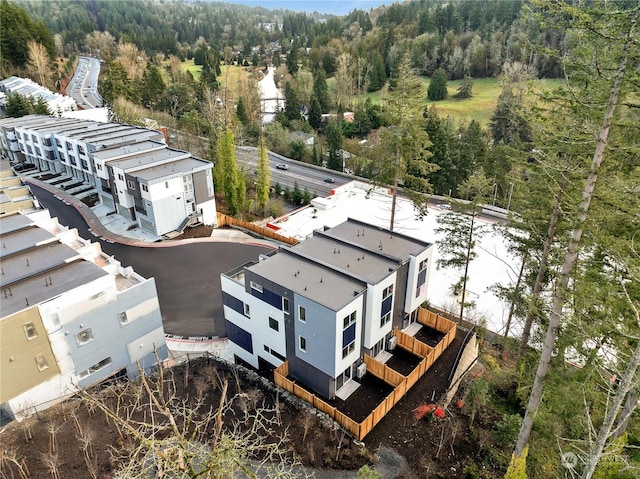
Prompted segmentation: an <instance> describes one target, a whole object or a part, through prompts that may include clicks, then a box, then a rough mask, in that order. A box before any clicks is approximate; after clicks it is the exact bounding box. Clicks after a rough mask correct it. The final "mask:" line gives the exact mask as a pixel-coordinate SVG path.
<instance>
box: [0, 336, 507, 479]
mask: <svg viewBox="0 0 640 479" xmlns="http://www.w3.org/2000/svg"><path fill="white" fill-rule="evenodd" d="M463 334H464V333H462V332H460V333H459V334H458V337H457V338H456V340H455V341H454V342H453V343H452V344H451V346H450V347H449V348H448V349H447V350H446V351H445V352H444V353H443V355H442V356H441V357H440V358H439V359H438V360H437V361H436V362H435V363H434V365H433V366H432V367H431V368H430V369H429V371H427V373H426V374H425V375H424V376H423V377H422V378H421V380H420V381H418V382H417V383H416V384H415V385H414V386H413V388H412V389H411V390H410V391H409V392H408V393H407V395H406V396H405V397H404V398H402V399H401V400H400V401H399V402H398V403H397V404H396V406H395V407H394V408H393V409H392V410H391V411H389V412H388V413H387V415H386V416H385V417H384V418H383V419H382V421H381V422H380V423H378V425H377V426H376V427H375V428H374V429H373V430H372V431H371V432H370V433H369V434H368V435H367V436H366V437H365V438H364V441H363V442H364V445H361V444H358V443H357V441H355V440H353V438H350V437H349V436H348V435H345V434H344V433H343V431H342V429H341V428H340V427H338V426H337V425H335V423H333V422H332V421H330V420H329V419H328V418H326V417H323V416H322V415H318V414H316V413H314V412H313V410H312V409H310V408H309V407H308V406H306V405H305V403H301V402H300V401H299V400H297V399H296V398H293V397H287V395H286V393H284V392H282V391H280V392H277V391H276V388H275V386H274V385H273V384H272V383H270V382H269V381H267V380H266V379H265V378H264V376H262V375H260V374H259V373H258V372H257V371H249V370H247V369H245V368H239V367H237V366H233V365H229V364H227V363H224V362H218V361H215V360H213V359H205V358H202V359H199V360H195V361H193V360H192V361H191V362H190V363H189V367H188V368H186V367H185V365H181V366H176V367H174V368H172V370H171V371H172V373H173V378H174V383H175V385H176V394H177V395H178V396H179V397H181V398H190V397H194V396H195V395H196V394H197V387H198V384H199V383H200V384H201V379H199V378H204V377H209V376H210V375H211V367H212V366H213V367H214V368H215V369H216V371H218V373H219V374H220V375H221V376H224V377H225V378H226V379H227V380H228V381H229V389H228V390H229V392H230V393H229V396H231V392H233V393H242V394H245V395H248V396H249V397H252V396H253V397H255V396H256V395H257V396H258V397H260V398H262V399H261V400H262V401H264V404H265V405H266V406H274V405H275V404H276V403H277V404H279V410H280V411H281V412H280V414H279V416H280V421H279V423H278V425H277V426H275V425H274V426H272V434H273V437H274V438H275V437H282V436H284V435H286V436H287V437H288V438H289V445H290V446H291V449H292V454H294V455H295V456H296V457H297V458H298V459H299V460H300V462H301V463H302V464H303V465H305V466H308V467H313V468H316V469H323V470H327V471H330V470H351V471H353V477H355V474H356V472H355V471H356V470H357V469H359V468H360V467H361V466H363V465H365V464H368V465H370V466H374V467H375V464H376V460H377V459H378V457H377V455H376V452H377V451H379V450H381V448H391V449H393V450H394V451H395V452H396V453H398V454H399V455H401V456H402V457H403V458H404V459H405V460H406V463H407V465H406V467H405V468H404V469H403V470H402V471H401V473H400V474H399V475H397V476H396V477H397V478H400V479H413V478H434V477H435V478H438V477H442V478H449V477H472V478H473V477H478V478H498V477H502V476H503V474H504V469H505V465H506V462H505V458H504V457H502V455H501V454H500V452H499V451H497V449H498V448H496V447H494V446H493V445H492V438H491V428H492V427H493V425H494V424H495V422H496V421H497V420H498V419H499V418H498V416H497V414H495V413H493V412H492V411H491V410H489V409H481V411H480V413H479V414H477V415H476V420H475V424H474V426H473V427H472V428H471V427H470V425H469V416H468V411H466V410H465V409H462V410H457V409H456V408H455V407H454V406H451V407H449V408H448V409H447V410H446V416H445V418H443V419H440V418H437V417H435V416H428V417H426V418H424V419H421V420H417V419H416V418H415V415H414V413H413V410H414V409H415V408H416V407H417V406H420V405H422V404H428V403H437V402H438V399H439V398H440V397H441V396H442V394H443V393H444V392H445V391H446V389H447V386H448V384H447V383H448V377H449V373H450V370H451V364H452V363H453V361H454V360H455V357H456V355H457V352H458V348H459V347H460V346H461V344H462V339H463ZM396 354H397V355H398V356H400V355H402V356H404V360H408V361H409V362H411V361H415V360H416V359H414V358H412V357H411V356H413V355H412V354H410V353H408V352H406V351H401V350H400V351H397V353H396ZM392 361H395V362H397V363H398V364H402V366H401V367H406V363H403V362H402V360H401V359H395V358H394V360H392ZM389 364H390V365H391V364H393V362H390V363H389ZM398 364H396V367H398ZM234 371H235V372H234ZM185 378H186V379H185ZM464 387H465V386H463V387H462V388H463V389H464ZM390 390H391V387H390V386H389V385H387V384H385V383H384V382H382V381H380V380H379V379H377V378H374V377H373V376H372V375H370V374H367V375H365V380H363V381H362V386H361V387H360V388H358V390H356V392H355V393H354V394H353V395H352V396H351V397H350V398H349V399H348V400H347V401H340V400H336V401H334V405H336V407H338V408H339V410H341V411H343V412H345V413H347V414H348V415H349V416H350V417H352V418H354V419H356V420H360V418H364V417H366V416H367V415H368V414H369V412H370V411H371V410H372V409H373V408H374V407H375V406H376V405H377V404H379V403H380V402H381V401H382V400H383V399H384V397H386V395H388V394H389V392H390ZM98 391H99V390H98ZM98 391H96V394H98ZM102 394H104V389H103V393H102ZM460 394H462V393H460ZM108 401H113V399H108ZM219 401H220V390H219V388H218V389H215V388H214V390H213V391H211V390H209V391H208V392H207V399H206V405H207V406H212V407H213V409H214V410H215V409H216V407H217V405H218V403H219ZM455 402H456V401H455V400H454V401H453V403H452V404H455ZM239 404H241V401H235V402H234V411H233V412H231V413H228V414H226V415H225V420H224V424H225V425H226V426H231V425H232V424H233V422H234V421H235V420H236V419H237V418H238V417H242V409H241V408H239V406H238V405H239ZM72 413H73V414H72ZM74 416H75V419H74ZM78 424H81V425H82V426H83V428H84V429H87V430H89V431H91V434H90V436H91V447H90V450H91V454H92V456H91V457H92V461H95V464H96V465H97V475H96V476H95V477H99V478H110V477H112V476H113V473H114V470H115V469H116V468H117V467H118V463H117V461H116V460H115V459H114V458H113V456H112V454H111V453H110V450H111V449H112V448H115V450H118V449H122V448H123V447H124V446H125V445H126V444H124V443H123V439H122V438H120V437H119V434H118V432H117V430H116V428H115V427H114V425H113V423H112V422H109V421H107V419H106V417H105V414H104V413H102V412H100V411H97V410H96V409H95V408H92V407H89V405H88V404H87V403H86V402H84V401H82V400H80V399H72V400H70V401H67V402H66V403H63V404H62V405H59V406H56V407H53V408H50V409H49V410H47V411H45V412H41V413H39V416H38V417H35V416H34V417H32V418H30V419H28V420H25V421H23V422H21V423H17V422H13V423H11V424H9V425H8V426H7V427H6V428H5V430H3V431H2V432H1V433H0V443H2V449H3V450H4V452H3V456H2V458H3V461H2V463H1V465H0V477H16V478H20V477H21V476H20V473H19V467H18V466H17V465H16V463H17V464H20V465H21V466H22V467H23V470H26V469H28V471H29V472H30V476H28V477H34V478H46V477H52V476H51V473H50V469H48V468H47V467H46V466H45V462H44V458H45V457H51V456H50V455H49V454H48V453H49V452H50V451H54V452H55V454H57V462H58V472H59V476H58V477H60V478H68V479H75V478H79V479H80V478H82V479H84V478H87V477H91V476H90V475H89V474H88V468H87V465H86V461H85V456H84V454H83V449H82V447H81V438H80V436H79V434H78V430H79V429H78ZM52 430H56V432H55V433H51V431H52ZM303 438H304V440H303ZM128 440H129V439H127V440H125V443H126V442H127V441H128ZM54 444H55V445H54ZM11 457H15V459H16V461H15V462H16V463H12V462H11V460H8V459H10V458H11ZM3 474H4V475H3ZM323 477H324V476H323Z"/></svg>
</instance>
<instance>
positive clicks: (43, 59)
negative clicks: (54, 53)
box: [27, 40, 51, 87]
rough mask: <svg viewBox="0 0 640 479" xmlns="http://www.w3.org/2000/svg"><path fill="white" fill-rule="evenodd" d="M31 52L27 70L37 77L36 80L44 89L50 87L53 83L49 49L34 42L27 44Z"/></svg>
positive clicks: (30, 41)
mask: <svg viewBox="0 0 640 479" xmlns="http://www.w3.org/2000/svg"><path fill="white" fill-rule="evenodd" d="M27 48H28V50H29V53H28V60H27V69H28V70H29V73H30V74H31V75H33V76H34V77H35V80H36V81H37V82H38V83H39V84H40V85H42V86H44V87H49V86H50V83H51V59H50V58H49V53H48V52H47V49H46V48H45V47H44V46H43V45H42V44H41V43H38V42H36V41H34V40H29V42H28V43H27Z"/></svg>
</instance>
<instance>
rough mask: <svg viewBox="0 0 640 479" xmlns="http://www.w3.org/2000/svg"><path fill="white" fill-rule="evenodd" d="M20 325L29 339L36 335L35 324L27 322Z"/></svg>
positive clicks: (34, 337)
mask: <svg viewBox="0 0 640 479" xmlns="http://www.w3.org/2000/svg"><path fill="white" fill-rule="evenodd" d="M22 327H23V328H24V334H25V335H26V336H27V339H28V340H29V341H31V340H32V339H36V338H37V337H38V331H37V330H36V326H35V324H33V323H27V324H23V325H22Z"/></svg>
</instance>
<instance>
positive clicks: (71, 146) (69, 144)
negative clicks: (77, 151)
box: [67, 141, 73, 151]
mask: <svg viewBox="0 0 640 479" xmlns="http://www.w3.org/2000/svg"><path fill="white" fill-rule="evenodd" d="M72 149H73V145H71V143H69V142H68V141H67V150H68V151H71V150H72Z"/></svg>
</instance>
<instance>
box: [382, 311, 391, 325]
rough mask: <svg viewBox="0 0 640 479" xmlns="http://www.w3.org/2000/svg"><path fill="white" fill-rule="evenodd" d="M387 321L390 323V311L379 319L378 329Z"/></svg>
mask: <svg viewBox="0 0 640 479" xmlns="http://www.w3.org/2000/svg"><path fill="white" fill-rule="evenodd" d="M389 321H391V311H389V312H388V313H387V314H385V315H384V316H383V317H381V318H380V327H382V326H384V325H385V324H387V323H388V322H389Z"/></svg>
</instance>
